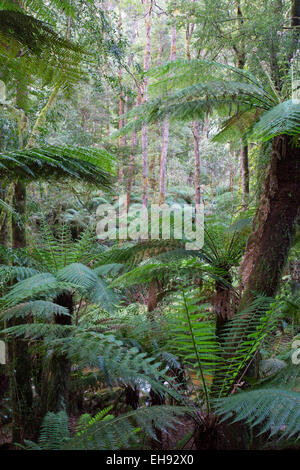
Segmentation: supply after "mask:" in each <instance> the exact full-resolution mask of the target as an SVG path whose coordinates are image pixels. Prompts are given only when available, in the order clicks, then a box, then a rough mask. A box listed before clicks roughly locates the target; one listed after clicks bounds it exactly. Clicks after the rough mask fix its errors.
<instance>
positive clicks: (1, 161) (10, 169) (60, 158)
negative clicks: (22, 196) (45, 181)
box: [0, 146, 113, 189]
mask: <svg viewBox="0 0 300 470" xmlns="http://www.w3.org/2000/svg"><path fill="white" fill-rule="evenodd" d="M110 158H112V156H111V155H109V154H108V153H107V152H106V151H104V150H100V149H90V148H83V147H82V148H80V147H79V148H78V147H76V148H75V147H70V146H69V147H63V146H52V147H45V148H33V149H25V150H15V151H10V152H5V153H1V154H0V175H1V176H2V177H4V178H5V177H6V178H11V177H13V178H16V177H21V178H23V179H25V180H28V181H31V180H34V179H35V178H49V176H51V177H52V178H54V179H56V178H66V177H71V178H78V179H80V180H84V181H88V182H90V183H93V184H97V185H101V186H102V187H103V188H107V189H108V188H110V186H111V183H112V171H113V167H112V162H111V160H110Z"/></svg>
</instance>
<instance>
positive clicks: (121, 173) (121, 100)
mask: <svg viewBox="0 0 300 470" xmlns="http://www.w3.org/2000/svg"><path fill="white" fill-rule="evenodd" d="M118 7H119V22H118V27H119V36H120V35H121V29H122V10H121V7H120V0H118ZM122 82H123V71H122V67H121V66H120V67H119V86H120V95H119V130H121V129H122V127H123V125H124V121H123V119H121V116H123V114H124V93H123V88H122V87H123V85H122ZM123 147H124V136H121V135H120V137H119V169H118V176H119V185H120V186H121V187H122V185H123V180H124V169H123V153H122V152H123Z"/></svg>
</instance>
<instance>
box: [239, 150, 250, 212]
mask: <svg viewBox="0 0 300 470" xmlns="http://www.w3.org/2000/svg"><path fill="white" fill-rule="evenodd" d="M241 174H242V175H241V176H242V195H243V196H242V197H243V201H242V202H243V206H244V207H245V206H246V205H247V200H248V198H249V157H248V145H244V144H243V145H242V150H241Z"/></svg>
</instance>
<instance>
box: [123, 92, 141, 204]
mask: <svg viewBox="0 0 300 470" xmlns="http://www.w3.org/2000/svg"><path fill="white" fill-rule="evenodd" d="M137 89H138V99H137V105H138V106H139V105H140V104H141V103H142V94H141V87H140V86H139V84H137ZM135 119H136V118H135ZM136 146H137V131H133V134H132V138H131V152H130V157H129V168H128V178H127V188H126V193H127V196H126V199H127V210H129V206H130V196H131V188H132V183H133V173H134V163H135V152H136Z"/></svg>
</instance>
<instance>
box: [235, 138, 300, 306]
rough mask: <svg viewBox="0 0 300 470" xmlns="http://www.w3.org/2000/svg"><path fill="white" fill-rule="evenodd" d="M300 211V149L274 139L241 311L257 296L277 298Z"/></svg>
mask: <svg viewBox="0 0 300 470" xmlns="http://www.w3.org/2000/svg"><path fill="white" fill-rule="evenodd" d="M299 209H300V147H299V146H297V147H296V146H295V145H293V144H292V140H291V138H290V137H288V136H285V135H281V136H278V137H276V138H275V139H274V141H273V147H272V155H271V162H270V165H269V167H268V169H267V174H266V178H265V183H264V187H263V191H262V195H261V199H260V203H259V207H258V210H257V213H256V216H255V219H254V225H253V232H252V234H251V236H250V237H249V240H248V243H247V247H246V253H245V257H244V260H243V263H242V278H243V285H244V288H245V289H244V293H243V296H242V300H241V303H240V305H239V310H242V309H243V308H244V307H246V306H247V305H248V304H249V303H250V302H251V300H252V299H253V297H254V295H255V293H260V294H264V295H267V296H274V294H275V293H276V291H277V288H278V286H279V283H280V279H281V276H282V271H283V268H284V266H285V263H286V261H287V257H288V253H289V249H290V246H291V243H292V240H293V235H294V231H295V223H296V220H297V216H299Z"/></svg>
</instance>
